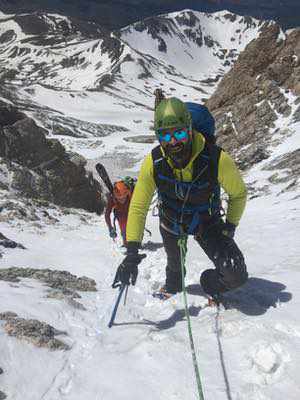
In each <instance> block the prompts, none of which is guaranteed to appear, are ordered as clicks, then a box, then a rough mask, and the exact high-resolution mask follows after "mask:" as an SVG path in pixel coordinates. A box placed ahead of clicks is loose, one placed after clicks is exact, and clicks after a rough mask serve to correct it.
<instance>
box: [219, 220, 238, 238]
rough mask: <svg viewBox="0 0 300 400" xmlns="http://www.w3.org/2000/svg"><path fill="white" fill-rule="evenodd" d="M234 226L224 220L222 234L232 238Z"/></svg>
mask: <svg viewBox="0 0 300 400" xmlns="http://www.w3.org/2000/svg"><path fill="white" fill-rule="evenodd" d="M235 229H236V226H235V225H234V224H232V223H231V222H228V221H226V222H225V224H223V226H222V235H225V236H227V237H229V238H231V239H233V237H234V234H235Z"/></svg>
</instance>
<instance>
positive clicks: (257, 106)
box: [206, 24, 300, 169]
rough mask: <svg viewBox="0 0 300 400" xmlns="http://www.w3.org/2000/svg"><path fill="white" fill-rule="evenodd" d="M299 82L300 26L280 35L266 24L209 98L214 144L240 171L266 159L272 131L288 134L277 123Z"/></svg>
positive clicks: (288, 109) (285, 113)
mask: <svg viewBox="0 0 300 400" xmlns="http://www.w3.org/2000/svg"><path fill="white" fill-rule="evenodd" d="M299 82H300V29H295V30H293V31H292V32H290V33H289V34H287V35H284V34H283V32H282V31H281V30H280V27H279V26H278V25H276V24H273V25H271V26H267V25H266V26H265V27H264V28H263V29H262V33H261V35H260V36H259V37H258V38H257V39H256V40H253V41H252V42H250V43H249V44H248V46H247V47H246V48H245V50H244V51H243V52H242V53H241V54H240V56H239V57H238V60H237V61H236V63H235V64H234V66H233V68H232V69H231V70H230V71H229V72H228V73H227V74H226V75H225V76H224V78H223V79H222V80H221V82H220V83H219V85H218V87H217V90H216V91H215V93H214V94H213V96H212V97H211V98H210V99H209V100H208V101H207V103H206V105H207V106H208V108H209V109H210V111H212V113H213V114H214V116H215V118H216V126H217V137H218V144H220V145H221V146H222V147H224V148H225V149H226V150H228V151H229V152H230V153H231V154H233V155H234V156H235V158H236V159H237V161H238V163H239V166H240V167H241V168H242V169H247V168H249V167H250V166H251V165H253V164H255V163H257V162H259V161H261V160H263V159H266V158H268V157H269V155H270V150H269V149H270V147H269V145H270V144H271V143H272V142H273V141H274V140H275V139H274V130H275V129H278V131H277V133H278V134H279V135H281V137H282V138H283V137H284V136H286V135H288V134H289V133H290V132H289V130H288V129H286V130H283V129H281V128H280V127H277V125H276V122H277V119H278V117H280V118H281V119H284V118H288V117H289V118H290V117H291V114H292V107H291V99H294V100H295V99H296V98H297V97H299V96H300V85H299ZM296 118H297V115H296V113H295V114H294V119H296ZM291 119H292V118H291ZM277 140H278V139H277Z"/></svg>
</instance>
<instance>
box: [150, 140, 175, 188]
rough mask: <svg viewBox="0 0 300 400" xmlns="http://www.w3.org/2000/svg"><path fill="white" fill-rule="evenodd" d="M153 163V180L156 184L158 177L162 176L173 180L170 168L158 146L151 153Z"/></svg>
mask: <svg viewBox="0 0 300 400" xmlns="http://www.w3.org/2000/svg"><path fill="white" fill-rule="evenodd" d="M151 154H152V161H153V171H154V180H155V182H157V178H158V175H163V176H166V177H168V178H171V179H174V173H173V171H172V168H171V167H170V165H169V164H168V162H167V160H166V159H165V157H164V155H163V153H162V151H161V147H160V146H159V145H158V146H156V147H154V149H153V150H152V152H151Z"/></svg>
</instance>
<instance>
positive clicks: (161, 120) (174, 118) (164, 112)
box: [154, 97, 192, 136]
mask: <svg viewBox="0 0 300 400" xmlns="http://www.w3.org/2000/svg"><path fill="white" fill-rule="evenodd" d="M191 122H192V117H191V114H190V113H189V111H188V109H187V107H186V105H185V103H183V102H182V101H181V100H179V99H177V98H176V97H171V98H169V99H165V100H162V101H161V102H160V103H159V105H158V106H157V108H156V110H155V114H154V129H155V133H156V136H157V130H158V129H165V128H177V127H178V128H183V127H189V126H190V125H191Z"/></svg>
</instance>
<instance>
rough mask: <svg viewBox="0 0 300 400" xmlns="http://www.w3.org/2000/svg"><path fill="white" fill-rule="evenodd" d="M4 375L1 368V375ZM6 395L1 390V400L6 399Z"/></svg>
mask: <svg viewBox="0 0 300 400" xmlns="http://www.w3.org/2000/svg"><path fill="white" fill-rule="evenodd" d="M1 374H3V369H2V368H1V367H0V375H1ZM6 397H7V396H6V394H5V393H4V392H2V391H1V390H0V400H4V399H6Z"/></svg>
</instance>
